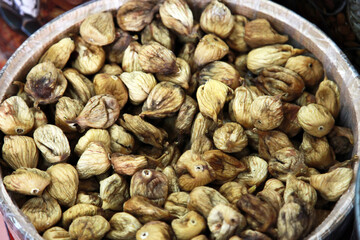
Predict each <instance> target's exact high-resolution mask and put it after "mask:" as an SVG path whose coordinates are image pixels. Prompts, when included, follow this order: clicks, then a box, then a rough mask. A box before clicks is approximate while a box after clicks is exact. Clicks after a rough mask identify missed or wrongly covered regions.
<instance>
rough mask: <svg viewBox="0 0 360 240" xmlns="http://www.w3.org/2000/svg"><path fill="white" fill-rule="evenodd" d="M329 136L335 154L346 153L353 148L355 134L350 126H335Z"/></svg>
mask: <svg viewBox="0 0 360 240" xmlns="http://www.w3.org/2000/svg"><path fill="white" fill-rule="evenodd" d="M327 137H328V140H329V144H330V145H331V147H332V149H333V150H334V152H335V154H346V153H349V152H350V151H351V150H352V148H353V145H354V135H353V133H352V131H351V129H350V128H346V127H339V126H334V127H333V129H332V130H331V132H330V133H329V135H328V136H327Z"/></svg>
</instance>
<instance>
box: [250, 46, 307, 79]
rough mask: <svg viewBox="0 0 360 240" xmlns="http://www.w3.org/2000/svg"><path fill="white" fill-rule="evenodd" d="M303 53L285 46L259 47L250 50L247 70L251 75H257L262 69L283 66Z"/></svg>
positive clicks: (301, 50)
mask: <svg viewBox="0 0 360 240" xmlns="http://www.w3.org/2000/svg"><path fill="white" fill-rule="evenodd" d="M304 51H305V50H304V49H297V48H293V47H292V46H291V45H287V44H275V45H271V46H265V47H259V48H256V49H253V50H251V51H250V52H249V54H248V55H247V68H248V69H249V70H250V71H251V72H252V73H255V74H259V73H260V71H261V70H262V69H263V68H266V67H271V66H274V65H275V66H283V65H284V64H285V63H286V61H287V60H288V59H289V58H290V57H292V56H295V55H298V54H301V53H303V52H304Z"/></svg>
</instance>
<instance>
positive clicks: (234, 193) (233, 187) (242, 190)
mask: <svg viewBox="0 0 360 240" xmlns="http://www.w3.org/2000/svg"><path fill="white" fill-rule="evenodd" d="M219 192H220V193H221V194H222V195H223V196H224V197H225V198H226V199H227V200H228V201H229V202H230V203H232V204H236V203H237V201H239V199H240V198H241V196H242V195H244V194H247V193H248V190H247V187H246V185H245V184H244V183H243V182H227V183H224V184H223V185H222V186H221V187H220V189H219Z"/></svg>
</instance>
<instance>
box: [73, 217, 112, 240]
mask: <svg viewBox="0 0 360 240" xmlns="http://www.w3.org/2000/svg"><path fill="white" fill-rule="evenodd" d="M109 230H110V224H109V222H108V221H107V220H106V219H105V218H104V217H102V216H83V217H78V218H76V219H75V220H74V221H73V222H72V223H71V225H70V227H69V234H70V237H71V238H73V239H82V240H100V239H102V238H103V237H104V236H105V234H106V233H107V232H108V231H109Z"/></svg>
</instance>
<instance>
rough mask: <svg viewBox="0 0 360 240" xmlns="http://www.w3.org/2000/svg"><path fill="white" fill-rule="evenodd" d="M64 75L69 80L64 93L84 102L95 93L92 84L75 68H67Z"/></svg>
mask: <svg viewBox="0 0 360 240" xmlns="http://www.w3.org/2000/svg"><path fill="white" fill-rule="evenodd" d="M64 75H65V77H66V79H67V80H68V82H69V87H68V89H67V91H66V95H67V96H69V97H71V98H73V99H76V100H79V101H81V103H82V104H86V103H87V101H88V100H89V99H90V98H91V97H92V96H94V95H95V89H94V84H93V82H91V81H90V80H89V79H88V78H87V77H85V76H84V75H82V74H81V73H80V72H79V71H78V70H76V69H75V68H67V69H65V70H64Z"/></svg>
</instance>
